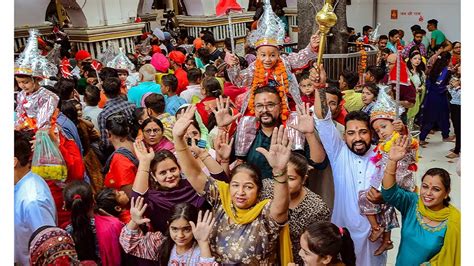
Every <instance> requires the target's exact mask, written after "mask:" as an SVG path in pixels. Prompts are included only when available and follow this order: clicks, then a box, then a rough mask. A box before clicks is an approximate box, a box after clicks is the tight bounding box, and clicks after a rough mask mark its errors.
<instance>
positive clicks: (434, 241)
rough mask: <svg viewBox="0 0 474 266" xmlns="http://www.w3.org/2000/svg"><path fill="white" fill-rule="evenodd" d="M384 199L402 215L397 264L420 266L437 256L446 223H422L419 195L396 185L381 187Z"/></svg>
mask: <svg viewBox="0 0 474 266" xmlns="http://www.w3.org/2000/svg"><path fill="white" fill-rule="evenodd" d="M382 196H383V199H384V200H385V201H386V202H387V203H389V204H390V205H392V206H394V207H395V208H397V210H399V211H400V213H401V214H402V229H401V230H402V232H401V238H400V247H399V249H398V255H397V262H396V265H420V264H421V263H423V262H427V261H429V260H430V259H431V258H433V257H434V256H435V255H436V254H438V253H439V251H440V250H441V247H442V246H443V243H444V236H445V234H446V228H447V221H443V222H441V223H440V224H439V225H438V226H435V227H431V226H429V225H426V224H423V223H422V217H421V214H420V212H419V211H418V207H417V204H418V195H417V194H416V193H414V192H409V191H406V190H404V189H402V188H400V187H399V186H398V185H397V184H395V185H394V186H393V187H391V188H390V189H384V188H382Z"/></svg>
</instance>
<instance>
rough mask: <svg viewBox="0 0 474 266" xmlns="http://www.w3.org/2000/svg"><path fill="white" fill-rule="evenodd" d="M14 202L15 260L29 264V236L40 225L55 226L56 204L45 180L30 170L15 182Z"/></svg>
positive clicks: (22, 263)
mask: <svg viewBox="0 0 474 266" xmlns="http://www.w3.org/2000/svg"><path fill="white" fill-rule="evenodd" d="M14 202H15V209H14V212H15V262H16V263H19V265H30V252H29V250H28V243H29V241H30V237H31V235H32V234H33V233H34V232H35V231H36V229H38V228H40V227H42V226H45V225H52V226H56V222H57V221H56V220H57V218H56V205H55V203H54V199H53V196H52V195H51V191H50V190H49V187H48V184H46V181H44V180H43V178H42V177H40V176H38V175H36V174H34V173H32V172H28V173H27V174H26V175H25V176H24V177H23V178H22V179H20V181H18V183H16V185H15V196H14Z"/></svg>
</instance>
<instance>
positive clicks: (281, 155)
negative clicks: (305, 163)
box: [256, 126, 291, 172]
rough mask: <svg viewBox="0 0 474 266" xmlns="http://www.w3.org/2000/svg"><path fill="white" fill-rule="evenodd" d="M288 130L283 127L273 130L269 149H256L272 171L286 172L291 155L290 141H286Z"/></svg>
mask: <svg viewBox="0 0 474 266" xmlns="http://www.w3.org/2000/svg"><path fill="white" fill-rule="evenodd" d="M287 131H288V130H287V129H286V128H284V127H283V126H280V127H279V128H277V127H275V128H274V129H273V134H272V139H271V145H270V149H269V150H268V151H267V150H265V149H264V148H262V147H259V148H257V149H256V151H258V152H260V153H261V154H262V155H263V156H265V158H266V159H267V162H268V164H269V165H270V166H271V167H272V168H273V170H274V171H277V172H282V171H286V168H287V165H288V161H289V160H290V154H291V141H290V140H288V132H287Z"/></svg>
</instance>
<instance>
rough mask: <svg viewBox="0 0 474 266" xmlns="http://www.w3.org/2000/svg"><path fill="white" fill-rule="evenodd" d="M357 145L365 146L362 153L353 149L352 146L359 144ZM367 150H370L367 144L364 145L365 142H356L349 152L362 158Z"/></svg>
mask: <svg viewBox="0 0 474 266" xmlns="http://www.w3.org/2000/svg"><path fill="white" fill-rule="evenodd" d="M359 143H362V144H364V146H365V148H364V149H363V150H362V151H358V150H356V149H355V148H354V146H355V145H356V144H359ZM369 149H370V145H367V143H365V142H363V141H356V142H354V143H352V146H351V147H350V150H351V151H352V152H353V153H355V154H357V155H359V156H362V155H364V154H366V153H367V151H369Z"/></svg>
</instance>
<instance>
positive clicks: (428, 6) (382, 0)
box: [347, 0, 461, 41]
mask: <svg viewBox="0 0 474 266" xmlns="http://www.w3.org/2000/svg"><path fill="white" fill-rule="evenodd" d="M374 1H377V22H380V23H381V25H380V30H379V34H387V35H388V32H389V31H390V30H391V29H394V28H397V29H402V30H404V31H405V37H404V40H405V41H410V40H411V39H412V35H411V31H410V27H411V26H412V25H414V24H419V25H420V26H421V27H422V28H423V29H425V30H426V31H427V32H428V30H427V29H426V24H427V23H426V22H427V21H428V20H430V19H432V18H434V19H437V20H438V22H439V23H438V28H439V29H440V30H441V31H442V32H444V34H445V35H446V37H447V38H448V39H449V40H451V41H455V40H460V39H461V0H417V1H413V0H352V4H351V5H349V6H347V24H348V26H350V27H353V28H355V29H356V32H362V27H363V26H364V25H371V26H375V25H372V23H373V18H374V14H373V5H374ZM392 9H396V10H398V19H397V20H392V19H391V17H390V14H391V10H392ZM402 12H405V14H403V13H402ZM408 12H412V14H411V15H409V13H408ZM420 16H422V17H423V19H422V21H420ZM428 36H429V33H428Z"/></svg>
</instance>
